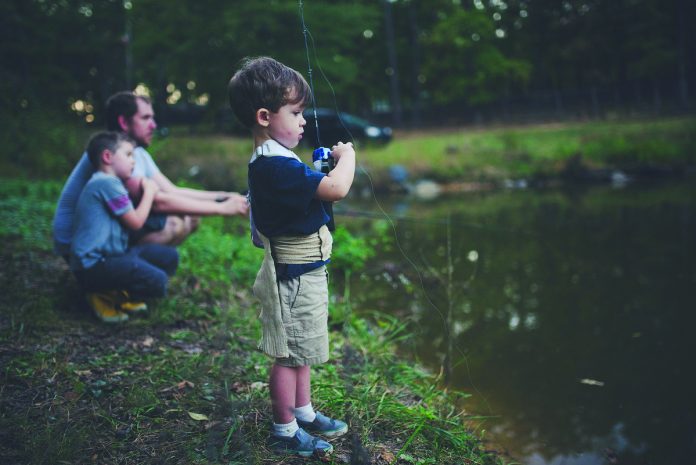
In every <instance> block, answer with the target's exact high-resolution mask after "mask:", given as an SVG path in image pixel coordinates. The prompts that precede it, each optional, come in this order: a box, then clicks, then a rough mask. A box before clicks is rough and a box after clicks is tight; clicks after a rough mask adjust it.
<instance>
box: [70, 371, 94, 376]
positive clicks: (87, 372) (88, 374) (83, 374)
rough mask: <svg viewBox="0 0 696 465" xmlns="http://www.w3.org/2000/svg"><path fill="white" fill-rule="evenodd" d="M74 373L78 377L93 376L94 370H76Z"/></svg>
mask: <svg viewBox="0 0 696 465" xmlns="http://www.w3.org/2000/svg"><path fill="white" fill-rule="evenodd" d="M74 373H75V374H76V375H78V376H91V375H92V370H75V371H74Z"/></svg>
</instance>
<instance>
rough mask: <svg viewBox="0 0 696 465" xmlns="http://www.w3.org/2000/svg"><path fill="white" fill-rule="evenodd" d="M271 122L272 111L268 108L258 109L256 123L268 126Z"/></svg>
mask: <svg viewBox="0 0 696 465" xmlns="http://www.w3.org/2000/svg"><path fill="white" fill-rule="evenodd" d="M270 122H271V112H270V111H269V110H268V109H266V108H259V109H258V110H256V124H258V125H259V126H261V127H264V128H265V127H268V125H269V124H270Z"/></svg>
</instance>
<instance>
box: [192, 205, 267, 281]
mask: <svg viewBox="0 0 696 465" xmlns="http://www.w3.org/2000/svg"><path fill="white" fill-rule="evenodd" d="M226 222H227V223H233V224H229V225H226V224H225V223H226ZM230 229H232V230H233V231H230ZM179 253H180V257H181V259H180V262H181V265H180V272H181V273H183V274H185V275H188V276H193V277H195V278H196V279H197V280H198V282H199V283H200V285H201V286H202V287H203V288H204V290H205V291H208V292H213V293H215V292H216V289H219V288H220V286H225V285H235V286H250V285H251V283H253V281H254V278H255V277H256V272H257V271H258V268H259V265H260V264H261V260H262V258H263V250H261V249H258V248H256V247H254V246H253V244H252V243H251V239H250V236H249V226H248V221H246V220H243V219H232V220H226V219H224V218H221V217H211V218H204V219H203V220H202V221H201V225H200V227H199V229H198V231H196V233H195V234H193V235H192V236H191V237H189V238H188V239H187V240H186V242H185V243H184V244H183V245H182V246H181V247H179Z"/></svg>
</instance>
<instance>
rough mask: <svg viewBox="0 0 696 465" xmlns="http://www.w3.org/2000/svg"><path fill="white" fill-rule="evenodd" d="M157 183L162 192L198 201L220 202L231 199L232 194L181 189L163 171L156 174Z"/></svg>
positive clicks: (153, 177) (154, 179)
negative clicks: (219, 200) (220, 200)
mask: <svg viewBox="0 0 696 465" xmlns="http://www.w3.org/2000/svg"><path fill="white" fill-rule="evenodd" d="M151 179H152V180H153V181H155V182H156V183H157V185H158V186H159V188H160V191H161V192H167V193H172V194H177V195H179V196H185V197H189V198H191V199H197V200H218V199H221V198H225V197H229V196H230V194H232V192H224V191H204V190H199V189H190V188H188V187H179V186H177V185H176V184H174V183H173V182H171V181H170V180H169V178H167V177H166V176H165V175H164V174H162V172H161V171H159V172H157V173H155V174H154V175H153V176H152V178H151Z"/></svg>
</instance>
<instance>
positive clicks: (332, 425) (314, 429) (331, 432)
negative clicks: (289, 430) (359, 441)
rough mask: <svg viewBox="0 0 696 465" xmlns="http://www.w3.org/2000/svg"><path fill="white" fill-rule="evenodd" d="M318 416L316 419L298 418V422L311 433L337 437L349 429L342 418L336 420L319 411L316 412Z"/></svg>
mask: <svg viewBox="0 0 696 465" xmlns="http://www.w3.org/2000/svg"><path fill="white" fill-rule="evenodd" d="M316 414H317V416H316V418H314V421H302V420H300V419H299V418H298V419H297V424H298V425H299V426H300V428H304V429H306V430H307V431H309V432H310V433H317V434H321V435H323V436H327V437H330V438H336V437H338V436H342V435H344V434H346V431H348V425H347V424H346V423H345V422H343V421H341V420H334V419H333V418H329V417H327V416H325V415H322V414H321V413H319V412H316Z"/></svg>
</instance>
